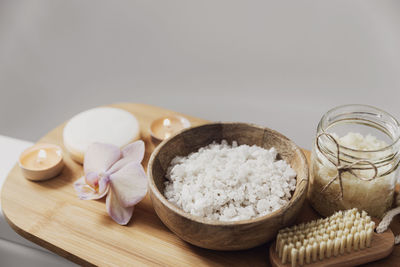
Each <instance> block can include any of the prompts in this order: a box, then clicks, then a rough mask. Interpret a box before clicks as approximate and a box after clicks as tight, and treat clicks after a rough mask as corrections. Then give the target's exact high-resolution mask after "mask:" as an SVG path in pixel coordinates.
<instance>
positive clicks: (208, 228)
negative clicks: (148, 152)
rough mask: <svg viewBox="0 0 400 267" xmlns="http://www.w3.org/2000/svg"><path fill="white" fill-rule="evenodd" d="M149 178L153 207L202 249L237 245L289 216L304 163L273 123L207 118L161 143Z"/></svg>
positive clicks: (296, 207)
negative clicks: (210, 120)
mask: <svg viewBox="0 0 400 267" xmlns="http://www.w3.org/2000/svg"><path fill="white" fill-rule="evenodd" d="M148 177H149V186H150V197H151V200H152V202H153V207H154V209H155V211H156V213H157V215H158V216H159V217H160V219H161V221H162V222H163V223H164V224H165V225H166V226H167V227H168V228H169V229H170V230H171V231H172V232H174V233H175V234H176V235H178V236H179V237H180V238H182V239H183V240H185V241H187V242H189V243H191V244H193V245H196V246H200V247H203V248H208V249H215V250H241V249H248V248H252V247H255V246H258V245H260V244H263V243H265V242H268V241H270V240H272V239H273V238H274V237H275V235H276V233H277V231H278V230H279V229H281V228H283V227H286V226H288V225H290V224H292V223H293V222H294V220H295V218H296V216H297V215H298V213H299V212H300V210H301V208H302V206H303V203H304V200H305V197H306V190H307V186H308V165H307V161H306V158H305V156H304V154H303V152H302V151H301V149H300V148H299V147H298V146H297V145H296V144H294V143H293V142H292V141H291V140H289V139H288V138H286V137H285V136H283V135H282V134H280V133H278V132H276V131H274V130H270V129H268V128H263V127H260V126H256V125H252V124H246V123H211V124H206V125H202V126H198V127H193V128H190V129H187V130H185V131H183V132H181V133H179V134H177V135H175V136H173V137H171V138H169V139H168V140H165V141H164V142H162V143H161V144H160V145H159V146H158V147H157V148H156V149H155V151H154V152H153V154H152V156H151V158H150V161H149V165H148Z"/></svg>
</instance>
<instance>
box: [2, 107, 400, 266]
mask: <svg viewBox="0 0 400 267" xmlns="http://www.w3.org/2000/svg"><path fill="white" fill-rule="evenodd" d="M112 106H114V107H119V108H122V109H125V110H127V111H129V112H131V113H133V114H134V115H135V116H136V117H137V118H138V120H139V123H140V126H141V129H142V139H143V140H144V141H145V142H146V156H145V160H144V161H143V165H144V166H145V167H146V166H147V161H148V159H149V156H150V154H151V152H152V151H153V149H154V146H153V145H152V144H151V142H150V136H149V131H148V129H149V126H150V123H151V121H152V120H153V119H155V118H157V117H161V116H164V115H170V114H177V113H176V112H173V111H169V110H166V109H163V108H158V107H153V106H149V105H143V104H131V103H124V104H116V105H112ZM180 115H183V114H180ZM183 116H185V117H186V118H188V119H189V120H190V122H191V123H192V125H200V124H203V123H206V122H207V121H205V120H202V119H197V118H194V117H191V116H186V115H183ZM63 127H64V124H63V125H61V126H59V127H57V128H56V129H54V130H52V131H51V132H49V133H48V134H47V135H46V136H44V137H43V138H42V139H40V140H39V142H47V143H53V144H57V145H60V146H61V147H63V143H62V130H63ZM63 148H64V147H63ZM305 152H306V155H307V156H308V155H309V153H308V152H307V151H305ZM64 159H65V168H64V170H63V172H62V174H61V175H60V176H59V177H56V178H54V179H51V180H49V181H45V182H31V181H28V180H26V179H25V178H24V177H23V176H22V172H21V170H20V169H19V167H18V166H17V165H16V166H14V168H13V169H12V170H11V172H10V174H9V175H8V177H7V179H6V181H5V183H4V185H3V190H2V192H1V203H2V208H3V212H4V215H5V216H6V219H7V220H8V223H9V224H10V225H11V227H12V228H13V229H14V230H15V231H16V232H17V233H19V234H20V235H22V236H23V237H25V238H27V239H29V240H31V241H33V242H35V243H37V244H39V245H41V246H43V247H45V248H47V249H49V250H51V251H53V252H55V253H57V254H59V255H61V256H63V257H65V258H67V259H69V260H71V261H73V262H76V263H78V264H81V265H98V266H141V265H163V266H270V263H269V259H268V244H265V245H262V246H259V247H257V248H254V249H250V250H246V251H237V252H218V251H212V250H206V249H201V248H198V247H195V246H192V245H190V244H188V243H186V242H184V241H182V240H181V239H179V238H178V237H177V236H176V235H174V234H173V233H172V232H170V231H169V230H168V229H167V228H166V227H165V226H164V225H163V224H162V222H161V221H160V220H159V219H158V217H157V215H156V214H155V212H154V210H153V207H152V205H151V201H150V199H149V197H148V196H147V197H146V198H145V199H144V200H143V201H142V202H141V203H140V204H139V205H137V206H136V208H135V211H134V214H133V218H132V220H131V222H130V223H129V224H128V225H127V226H120V225H118V224H116V223H115V222H113V221H112V220H111V219H110V217H109V216H108V215H107V212H106V208H105V203H104V200H99V201H83V200H79V199H78V198H77V196H76V194H75V191H74V188H73V186H72V184H73V182H74V181H75V180H76V179H78V178H79V177H81V176H82V175H83V171H82V167H81V165H79V164H77V163H75V162H73V161H72V160H71V158H70V157H69V156H68V155H67V154H66V153H65V155H64ZM316 217H317V215H316V213H315V212H314V211H313V210H312V209H311V208H310V206H309V205H308V204H307V203H306V204H305V206H304V210H303V212H302V213H301V215H300V217H299V221H304V220H309V219H313V218H316ZM391 227H392V229H393V231H394V232H395V233H398V232H400V223H399V219H398V218H396V219H395V220H394V223H392V226H391ZM399 260H400V246H396V247H395V249H394V251H393V253H392V254H391V255H390V256H389V257H387V258H386V259H384V260H380V261H377V262H374V263H372V264H371V266H380V265H382V266H385V267H387V266H398V265H399Z"/></svg>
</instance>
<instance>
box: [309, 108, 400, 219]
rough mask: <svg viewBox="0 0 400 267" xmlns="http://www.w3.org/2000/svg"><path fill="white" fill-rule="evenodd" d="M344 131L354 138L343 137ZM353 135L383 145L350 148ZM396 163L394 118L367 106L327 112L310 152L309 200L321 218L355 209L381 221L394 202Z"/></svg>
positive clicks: (399, 146)
mask: <svg viewBox="0 0 400 267" xmlns="http://www.w3.org/2000/svg"><path fill="white" fill-rule="evenodd" d="M348 133H351V134H350V135H352V136H351V137H352V138H350V139H349V138H347V137H349V135H348ZM352 133H357V134H352ZM360 134H361V135H360ZM345 135H347V136H346V137H343V136H345ZM367 135H370V136H369V137H366V136H367ZM354 136H357V137H359V138H361V139H360V140H366V139H368V140H369V142H375V143H379V144H381V146H380V147H379V149H376V148H373V149H371V147H373V146H371V147H368V146H367V147H365V146H364V147H362V148H359V147H357V148H356V149H355V148H354V146H350V145H348V144H349V142H350V143H352V142H355V141H357V140H355V141H354V138H353V137H354ZM364 137H365V138H366V139H363V138H364ZM375 137H376V139H375ZM346 138H347V142H344V141H343V140H345V139H346ZM349 140H350V141H349ZM371 140H372V141H371ZM341 141H343V142H341ZM382 141H383V142H385V143H383V142H382ZM343 143H346V145H343ZM375 143H373V144H375ZM338 156H339V158H338ZM338 159H339V162H338ZM399 160H400V125H399V122H398V121H397V120H396V119H395V118H394V117H393V116H391V115H390V114H388V113H387V112H385V111H383V110H380V109H378V108H375V107H372V106H366V105H344V106H339V107H336V108H334V109H331V110H329V111H328V112H327V113H326V114H325V115H324V116H323V117H322V119H321V121H320V122H319V124H318V128H317V134H316V138H315V141H314V145H313V149H312V154H311V171H310V183H309V190H308V199H309V201H310V203H311V205H312V206H313V207H314V209H315V210H317V211H318V212H319V213H320V214H321V215H323V216H330V215H332V213H334V212H335V211H338V210H345V209H350V208H358V209H360V210H365V211H367V212H368V213H369V215H371V216H374V217H378V218H381V217H382V216H383V215H384V213H385V212H386V211H387V210H388V209H390V208H391V207H392V204H393V198H394V191H395V185H396V182H397V167H398V165H399ZM375 167H376V169H375ZM339 174H340V175H339ZM339 176H341V179H339ZM335 177H336V178H335ZM340 180H342V187H341V185H340ZM330 182H331V183H330ZM328 183H330V184H329V185H328ZM341 193H342V195H341Z"/></svg>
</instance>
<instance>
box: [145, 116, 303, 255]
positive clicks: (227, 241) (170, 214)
mask: <svg viewBox="0 0 400 267" xmlns="http://www.w3.org/2000/svg"><path fill="white" fill-rule="evenodd" d="M223 139H225V140H227V141H228V142H229V143H231V142H232V141H237V142H238V144H239V145H241V144H247V145H258V146H260V147H263V148H267V149H268V148H271V147H275V148H276V150H277V151H278V153H279V156H280V157H281V158H282V159H284V160H286V161H287V162H288V163H289V164H290V166H291V167H292V168H293V169H294V170H295V171H296V173H297V178H296V179H297V183H296V190H295V192H294V194H293V196H292V198H291V199H290V201H289V203H288V204H286V206H284V207H282V208H281V209H279V210H277V211H275V212H273V213H270V214H268V215H265V216H262V217H259V218H255V219H250V220H242V221H236V222H222V221H217V220H209V219H204V218H201V217H198V216H194V215H191V214H189V213H187V212H185V211H183V210H182V209H180V208H178V207H176V206H175V205H174V204H172V203H170V202H169V201H168V200H167V199H166V198H165V197H164V195H163V192H164V182H165V181H166V178H165V174H166V170H167V168H168V166H169V165H170V162H171V160H172V159H173V158H174V157H175V156H186V155H188V154H190V153H191V152H195V151H197V150H198V149H199V148H201V147H203V146H206V145H208V144H210V143H212V142H213V141H216V142H221V140H223ZM148 177H149V186H150V197H151V200H152V202H153V207H154V209H155V211H156V213H157V215H158V217H160V219H161V221H162V222H163V223H164V224H165V225H166V226H167V227H168V228H169V229H170V230H171V231H172V232H174V233H175V234H176V235H178V236H179V237H180V238H182V239H183V240H185V241H187V242H189V243H191V244H193V245H196V246H199V247H203V248H208V249H215V250H241V249H248V248H252V247H255V246H258V245H260V244H263V243H265V242H268V241H270V240H272V239H273V238H274V237H275V236H276V234H277V232H278V230H279V229H281V228H283V227H285V226H288V225H290V224H292V223H293V222H294V220H295V218H296V216H297V215H298V213H299V211H300V210H301V208H302V206H303V203H304V200H305V198H306V193H307V185H308V166H307V160H306V158H305V156H304V154H303V152H302V151H301V149H300V148H299V147H298V146H297V145H296V144H294V143H293V142H292V141H290V140H289V139H288V138H286V137H285V136H283V135H282V134H280V133H278V132H276V131H273V130H270V129H268V128H263V127H259V126H256V125H252V124H246V123H211V124H205V125H202V126H198V127H193V128H189V129H186V130H184V131H182V132H180V133H178V134H177V135H175V136H173V137H171V138H169V139H167V140H165V141H163V142H162V143H161V144H160V145H159V146H158V147H157V148H156V149H155V150H154V152H153V154H152V155H151V157H150V161H149V165H148ZM265 253H267V252H265Z"/></svg>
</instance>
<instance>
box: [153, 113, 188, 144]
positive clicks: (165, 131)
mask: <svg viewBox="0 0 400 267" xmlns="http://www.w3.org/2000/svg"><path fill="white" fill-rule="evenodd" d="M189 127H190V122H189V121H188V120H187V119H186V118H184V117H181V116H167V117H161V118H158V119H155V120H154V121H153V122H152V124H151V126H150V135H151V139H152V141H153V143H155V144H158V143H160V142H162V141H163V140H165V139H167V138H169V137H170V136H172V135H174V134H176V133H177V132H179V131H181V130H183V129H185V128H189Z"/></svg>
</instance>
